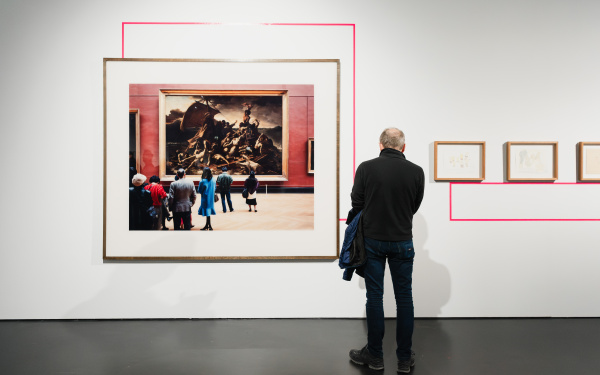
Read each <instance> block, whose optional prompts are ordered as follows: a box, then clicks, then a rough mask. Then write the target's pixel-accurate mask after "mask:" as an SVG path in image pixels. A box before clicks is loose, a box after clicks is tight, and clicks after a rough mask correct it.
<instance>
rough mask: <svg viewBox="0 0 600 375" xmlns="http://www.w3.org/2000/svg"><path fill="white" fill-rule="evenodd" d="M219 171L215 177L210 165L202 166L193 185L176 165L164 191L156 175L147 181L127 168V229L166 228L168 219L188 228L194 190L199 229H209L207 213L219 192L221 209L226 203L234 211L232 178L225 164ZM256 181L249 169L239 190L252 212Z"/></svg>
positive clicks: (211, 210)
mask: <svg viewBox="0 0 600 375" xmlns="http://www.w3.org/2000/svg"><path fill="white" fill-rule="evenodd" d="M221 171H222V172H221V174H219V175H218V176H217V177H216V178H215V177H214V176H213V174H212V171H211V169H210V168H204V170H203V172H202V179H201V180H200V182H199V183H198V186H197V187H196V186H195V185H194V182H193V181H192V180H191V179H189V178H186V174H185V170H184V169H179V170H178V171H177V175H176V176H175V181H174V182H172V183H171V186H170V187H169V193H168V194H167V192H166V191H165V189H164V188H163V186H162V185H161V184H160V178H159V177H158V176H152V177H150V180H149V181H148V182H147V181H146V176H144V175H143V174H140V173H136V171H135V168H130V176H131V182H130V185H129V230H169V228H167V226H166V222H167V221H171V220H173V228H174V229H175V230H190V229H192V228H193V227H194V225H193V224H192V206H194V204H195V203H196V197H197V195H198V194H199V195H200V207H199V208H198V215H201V216H204V217H206V223H205V225H204V227H203V228H202V229H201V230H213V227H212V223H211V216H214V215H216V212H215V203H216V202H218V201H219V195H220V196H221V199H220V200H221V204H222V205H223V213H226V212H227V208H228V207H229V212H233V211H234V209H233V204H232V202H231V184H232V183H233V178H232V177H231V176H230V175H229V173H227V167H223V168H222V169H221ZM259 185H260V184H259V182H258V179H257V178H256V175H255V173H254V172H250V176H249V177H248V178H247V179H246V180H245V181H244V190H243V191H242V197H243V198H245V199H246V204H247V205H248V211H249V212H252V207H254V212H258V210H257V209H256V206H257V202H256V192H257V190H258V187H259ZM226 201H227V205H226ZM170 213H172V216H171V215H170Z"/></svg>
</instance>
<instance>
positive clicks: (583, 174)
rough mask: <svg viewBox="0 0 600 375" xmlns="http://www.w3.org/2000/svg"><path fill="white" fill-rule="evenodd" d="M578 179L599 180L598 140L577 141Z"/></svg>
mask: <svg viewBox="0 0 600 375" xmlns="http://www.w3.org/2000/svg"><path fill="white" fill-rule="evenodd" d="M579 181H588V182H592V181H593V182H600V142H579Z"/></svg>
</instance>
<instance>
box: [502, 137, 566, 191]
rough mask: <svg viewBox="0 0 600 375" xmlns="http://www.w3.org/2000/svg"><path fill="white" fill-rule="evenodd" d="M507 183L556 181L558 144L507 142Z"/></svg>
mask: <svg viewBox="0 0 600 375" xmlns="http://www.w3.org/2000/svg"><path fill="white" fill-rule="evenodd" d="M506 179H507V180H508V181H538V182H543V181H556V180H557V179H558V142H507V143H506Z"/></svg>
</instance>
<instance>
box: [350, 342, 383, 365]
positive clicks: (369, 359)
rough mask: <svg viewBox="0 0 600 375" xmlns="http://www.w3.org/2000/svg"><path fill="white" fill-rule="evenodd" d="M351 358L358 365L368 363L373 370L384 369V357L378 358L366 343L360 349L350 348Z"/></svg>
mask: <svg viewBox="0 0 600 375" xmlns="http://www.w3.org/2000/svg"><path fill="white" fill-rule="evenodd" d="M350 360H351V361H352V362H354V363H356V364H357V365H361V366H362V365H368V366H369V368H370V369H372V370H383V358H377V357H374V356H373V355H371V353H369V350H368V349H367V346H366V345H365V347H364V348H362V349H360V350H359V349H352V350H350Z"/></svg>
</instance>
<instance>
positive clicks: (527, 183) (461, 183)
mask: <svg viewBox="0 0 600 375" xmlns="http://www.w3.org/2000/svg"><path fill="white" fill-rule="evenodd" d="M455 184H456V185H513V186H514V185H579V186H584V185H600V183H588V182H585V183H581V182H450V183H449V190H450V204H449V206H450V221H600V219H454V218H452V185H455Z"/></svg>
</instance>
